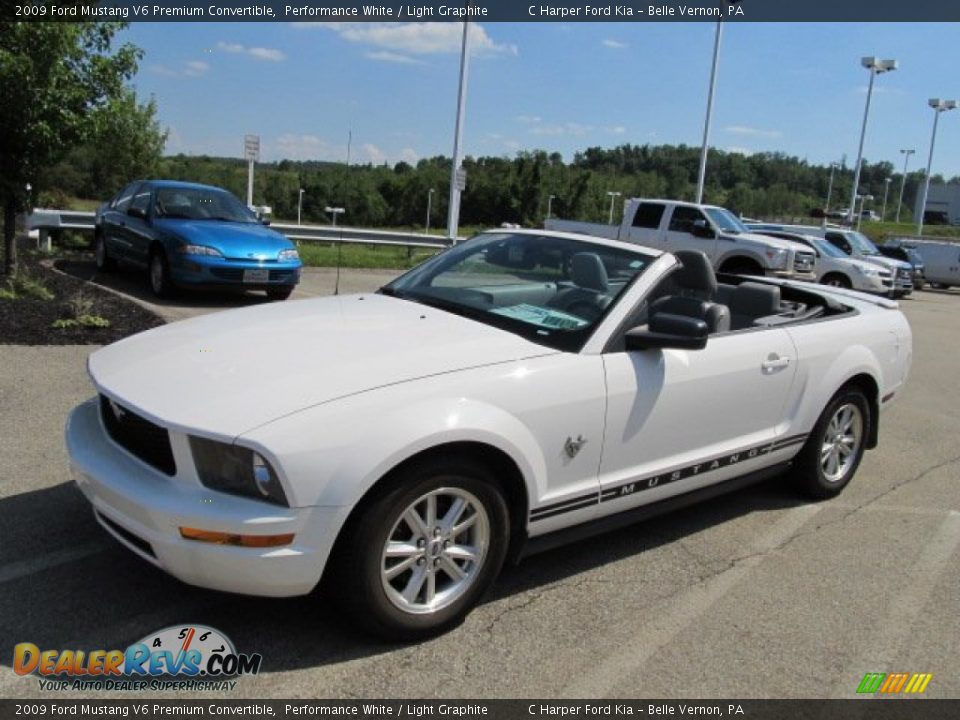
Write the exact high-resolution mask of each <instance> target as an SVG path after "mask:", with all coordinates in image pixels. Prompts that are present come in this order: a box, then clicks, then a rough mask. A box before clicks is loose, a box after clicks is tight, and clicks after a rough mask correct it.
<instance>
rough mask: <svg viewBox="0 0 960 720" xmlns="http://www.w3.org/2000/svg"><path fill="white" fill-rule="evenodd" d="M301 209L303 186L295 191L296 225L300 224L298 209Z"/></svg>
mask: <svg viewBox="0 0 960 720" xmlns="http://www.w3.org/2000/svg"><path fill="white" fill-rule="evenodd" d="M302 209H303V188H300V192H299V193H297V225H299V224H300V211H301V210H302Z"/></svg>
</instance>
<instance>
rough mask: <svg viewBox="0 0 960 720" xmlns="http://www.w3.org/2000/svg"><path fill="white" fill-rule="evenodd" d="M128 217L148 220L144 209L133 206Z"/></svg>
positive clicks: (128, 209)
mask: <svg viewBox="0 0 960 720" xmlns="http://www.w3.org/2000/svg"><path fill="white" fill-rule="evenodd" d="M127 215H129V216H130V217H135V218H140V219H141V220H146V219H147V211H146V210H144V209H143V208H138V207H133V206H131V207H129V208H127Z"/></svg>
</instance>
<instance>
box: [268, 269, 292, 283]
mask: <svg viewBox="0 0 960 720" xmlns="http://www.w3.org/2000/svg"><path fill="white" fill-rule="evenodd" d="M296 272H297V271H296V270H271V271H270V282H290V281H291V280H293V278H294V275H295V274H296Z"/></svg>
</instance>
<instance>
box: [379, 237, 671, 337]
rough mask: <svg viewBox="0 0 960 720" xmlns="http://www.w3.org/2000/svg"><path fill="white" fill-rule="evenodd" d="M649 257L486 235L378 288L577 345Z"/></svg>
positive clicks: (523, 333) (578, 243) (588, 245)
mask: <svg viewBox="0 0 960 720" xmlns="http://www.w3.org/2000/svg"><path fill="white" fill-rule="evenodd" d="M654 259H655V258H654V256H651V255H645V254H643V253H639V252H634V251H632V250H621V249H619V248H612V247H605V246H603V245H600V244H594V243H590V242H582V241H577V240H568V239H566V238H560V237H554V236H551V235H527V234H517V233H500V232H498V233H484V234H482V235H478V236H476V237H474V238H472V239H471V240H468V241H467V242H465V243H462V244H460V245H457V246H456V247H453V248H451V249H449V250H447V251H446V252H443V253H441V254H440V255H437V256H436V257H434V258H432V259H430V260H428V261H427V262H425V263H423V264H422V265H420V266H419V267H417V268H414V269H413V270H411V271H410V272H408V273H407V274H405V275H403V276H401V277H399V278H397V279H396V280H394V281H393V282H392V283H390V284H389V285H386V286H384V287H383V288H381V289H380V292H381V293H383V294H384V295H390V296H392V297H399V298H402V299H404V300H410V301H412V302H417V303H422V304H424V305H430V306H433V307H437V308H440V309H442V310H446V311H448V312H452V313H455V314H457V315H463V316H465V317H468V318H471V319H473V320H477V321H478V322H482V323H484V324H486V325H492V326H494V327H498V328H501V329H503V330H507V331H509V332H513V333H516V334H517V335H521V336H523V337H525V338H527V339H528V340H531V341H533V342H536V343H540V344H542V345H547V346H548V347H552V348H555V349H558V350H568V351H578V350H579V349H580V348H581V347H582V346H583V344H584V343H585V342H586V340H587V338H588V337H589V336H590V333H591V332H592V331H593V329H594V328H595V327H596V326H597V324H598V323H599V322H600V320H601V319H602V318H603V317H604V316H605V315H606V314H607V312H608V311H609V309H610V308H611V307H613V305H614V304H615V302H616V300H617V298H618V297H619V296H620V294H621V293H622V292H623V291H624V289H625V288H626V287H627V286H628V285H629V284H630V283H631V282H633V280H634V279H635V278H637V277H638V276H639V275H640V274H641V273H643V271H644V270H646V269H647V267H648V266H649V265H650V263H651V262H653V260H654Z"/></svg>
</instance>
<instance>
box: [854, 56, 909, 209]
mask: <svg viewBox="0 0 960 720" xmlns="http://www.w3.org/2000/svg"><path fill="white" fill-rule="evenodd" d="M860 64H861V65H863V67H865V68H866V69H867V70H869V71H870V84H869V85H868V86H867V104H866V106H865V107H864V109H863V125H862V126H861V128H860V148H859V149H858V150H857V164H856V165H855V166H854V171H853V190H852V192H851V193H850V212H855V211H856V205H857V192H858V191H859V190H860V166H861V163H862V162H863V140H864V138H865V137H866V134H867V118H868V117H869V116H870V98H871V97H873V80H874V78H875V77H876V76H877V75H880V74H881V73H885V72H892V71H893V70H896V69H897V68H898V67H899V63H898V62H897V61H896V60H881V59H880V58H877V57H865V58H860ZM857 224H858V225H859V224H860V223H859V221H858V222H857Z"/></svg>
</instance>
